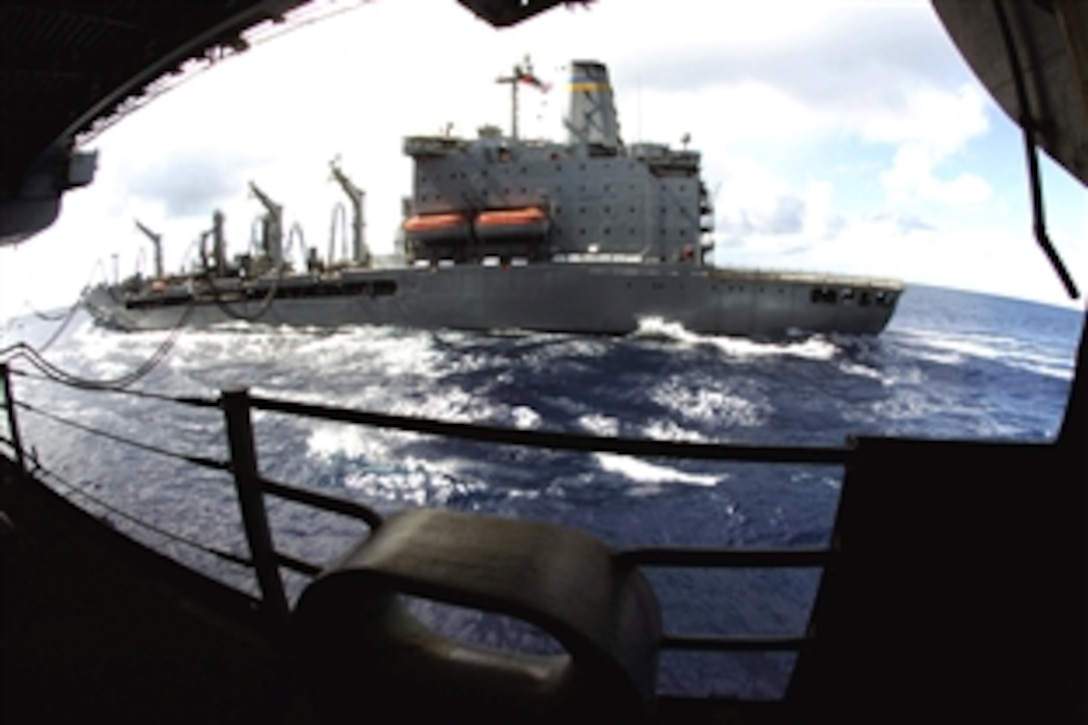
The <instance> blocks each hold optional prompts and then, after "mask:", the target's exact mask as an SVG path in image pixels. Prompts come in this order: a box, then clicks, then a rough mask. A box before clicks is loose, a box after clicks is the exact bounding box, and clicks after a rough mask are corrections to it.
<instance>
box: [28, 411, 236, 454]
mask: <svg viewBox="0 0 1088 725" xmlns="http://www.w3.org/2000/svg"><path fill="white" fill-rule="evenodd" d="M15 405H17V406H18V407H20V408H22V409H23V410H25V411H27V412H30V413H36V414H38V415H40V416H42V417H43V418H48V419H49V420H52V421H53V422H55V423H59V424H60V425H64V426H68V427H69V428H75V429H76V430H81V431H83V432H84V433H88V434H90V435H96V436H99V437H101V438H106V439H108V440H111V441H113V442H114V443H122V444H124V445H127V446H131V447H133V448H139V449H140V450H142V451H147V452H148V453H157V454H158V455H160V456H163V457H165V458H172V459H174V460H178V461H184V462H185V463H192V464H193V465H195V466H202V467H204V468H211V469H213V470H217V471H229V470H230V468H231V465H230V462H229V461H222V460H217V459H215V458H208V457H206V456H193V455H189V454H186V453H177V452H175V451H171V450H168V449H166V448H161V447H159V446H155V445H151V444H150V443H141V442H140V441H136V440H133V439H131V438H126V437H125V436H122V435H118V434H116V433H110V432H108V431H104V430H98V429H97V428H91V427H90V426H88V425H84V424H83V423H77V422H76V421H74V420H69V419H68V418H64V417H62V416H59V415H57V414H56V413H49V412H47V411H45V410H42V409H41V408H37V407H35V406H33V405H31V404H30V403H24V402H22V401H15Z"/></svg>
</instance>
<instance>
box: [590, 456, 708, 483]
mask: <svg viewBox="0 0 1088 725" xmlns="http://www.w3.org/2000/svg"><path fill="white" fill-rule="evenodd" d="M594 457H595V458H596V459H597V462H598V464H600V466H601V468H602V469H604V470H605V471H609V472H610V473H618V474H620V475H622V476H624V477H626V478H628V479H630V480H631V481H633V482H635V483H639V484H654V483H684V484H690V485H693V486H714V485H716V484H717V483H718V482H719V481H721V480H722V479H723V478H724V477H723V476H721V475H711V474H698V473H687V472H685V471H681V470H678V469H676V468H669V467H668V466H659V465H656V464H653V463H647V462H646V461H640V460H639V459H637V458H632V457H630V456H622V455H618V454H615V453H597V454H594Z"/></svg>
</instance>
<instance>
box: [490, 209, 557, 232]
mask: <svg viewBox="0 0 1088 725" xmlns="http://www.w3.org/2000/svg"><path fill="white" fill-rule="evenodd" d="M547 232H548V215H547V214H546V213H544V210H543V209H541V208H539V207H535V206H528V207H524V208H520V209H492V210H490V211H484V212H480V214H479V215H478V216H477V217H476V236H477V237H479V238H480V239H493V238H498V237H522V238H524V237H543V236H544V235H545V234H546V233H547Z"/></svg>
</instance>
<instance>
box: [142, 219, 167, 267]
mask: <svg viewBox="0 0 1088 725" xmlns="http://www.w3.org/2000/svg"><path fill="white" fill-rule="evenodd" d="M136 228H137V229H139V230H140V231H141V232H143V233H144V236H146V237H147V238H148V239H150V240H151V244H152V245H154V247H155V279H162V277H163V268H162V235H161V234H156V233H155V232H153V231H151V230H150V229H148V228H147V227H145V226H144V225H143V224H141V223H140V220H139V219H137V220H136Z"/></svg>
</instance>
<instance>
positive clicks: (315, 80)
mask: <svg viewBox="0 0 1088 725" xmlns="http://www.w3.org/2000/svg"><path fill="white" fill-rule="evenodd" d="M318 5H319V7H324V3H320V2H319V3H318ZM526 54H528V55H530V56H531V59H532V63H533V66H534V68H535V70H536V72H537V75H538V76H540V77H541V78H542V79H543V80H544V81H546V82H550V83H553V84H554V87H553V88H552V89H551V90H550V91H549V92H548V93H539V92H536V91H535V90H533V89H529V88H526V89H524V90H523V91H522V94H521V98H522V109H521V114H520V125H521V131H522V135H525V136H534V137H544V136H547V137H559V135H560V129H561V125H560V123H561V122H560V117H561V114H562V111H563V108H564V102H565V97H564V94H565V87H564V81H565V76H566V70H565V65H566V64H567V63H568V62H569V61H570V60H572V59H594V60H600V61H603V62H605V63H607V64H608V66H609V68H610V71H611V74H612V81H613V86H614V89H615V92H616V94H617V98H616V100H617V107H618V111H619V114H620V125H621V133H622V135H623V137H624V139H625V141H627V142H633V141H638V140H645V141H657V142H667V143H671V144H673V145H678V144H679V143H680V139H681V138H682V137H683V136H684V135H685V134H690V137H691V147H692V148H695V149H698V150H700V151H701V152H702V153H703V176H704V178H705V180H706V183H707V186H708V188H709V189H711V190H712V192H713V194H714V198H715V206H716V226H717V230H716V235H717V248H716V251H715V255H714V259H715V261H716V263H718V264H720V265H737V266H744V267H756V268H764V269H766V268H783V269H791V270H815V271H820V270H823V271H833V272H846V273H860V274H872V275H880V276H894V277H899V278H903V279H905V280H906V281H908V282H921V283H927V284H936V285H943V286H951V287H958V288H966V289H973V290H980V291H987V292H995V293H1000V294H1006V295H1010V296H1016V297H1025V298H1030V299H1037V300H1042V301H1046V302H1053V303H1061V302H1062V300H1063V296H1064V293H1063V292H1062V289H1061V287H1060V285H1059V283H1058V281H1057V278H1056V277H1055V275H1054V274H1053V272H1052V271H1051V270H1050V268H1049V266H1048V264H1047V262H1046V260H1045V259H1044V257H1043V255H1042V254H1041V253H1040V252H1039V251H1038V250H1037V249H1036V247H1035V244H1034V241H1033V240H1032V238H1031V219H1030V213H1029V206H1028V191H1027V186H1026V180H1025V172H1024V169H1023V152H1022V149H1021V147H1020V146H1019V143H1020V136H1019V132H1018V130H1017V129H1016V128H1015V126H1013V124H1011V123H1010V122H1009V121H1008V120H1007V118H1005V116H1004V115H1003V114H1002V113H1001V111H1000V110H999V109H997V107H996V106H995V105H994V104H993V103H992V102H991V101H990V100H989V98H988V96H986V94H985V92H984V91H983V90H982V88H981V87H980V86H979V84H978V83H977V81H976V80H975V79H974V77H973V76H972V74H971V72H970V70H969V69H968V68H967V67H966V65H965V64H964V62H963V61H962V60H961V59H960V57H959V55H958V54H957V52H956V51H955V48H954V47H953V46H952V44H951V43H950V41H949V40H948V39H947V38H946V36H945V35H944V32H943V29H942V28H941V26H940V23H939V21H938V20H937V18H936V16H935V14H934V12H933V11H932V9H931V8H930V6H929V4H928V3H926V2H919V1H909V2H908V1H906V0H902V1H899V2H892V1H891V0H884V1H883V2H880V1H876V0H872V1H869V2H860V1H858V2H807V1H801V0H795V1H794V2H789V1H787V0H780V1H771V2H754V1H753V2H744V1H742V0H733V1H730V0H598V2H596V3H595V4H594V5H593V6H591V7H590V8H588V9H586V8H574V9H566V8H557V9H555V10H552V11H550V12H548V13H545V14H544V15H542V16H539V17H537V18H535V19H533V20H530V21H528V22H526V23H524V24H522V25H520V26H517V27H515V28H511V29H506V30H501V31H498V30H495V29H493V28H491V27H490V26H488V25H486V24H485V23H483V22H482V21H480V20H478V19H477V18H475V16H473V15H472V14H471V13H470V12H468V11H467V10H465V9H464V8H462V7H461V6H460V5H459V4H457V3H456V2H454V0H373V1H372V2H369V3H365V4H362V5H361V6H360V7H359V8H358V9H355V10H351V11H350V12H346V13H342V14H339V15H337V16H335V17H333V18H331V19H327V20H323V21H321V22H317V23H309V24H304V25H302V26H301V27H300V28H298V29H297V30H294V31H292V32H289V33H283V34H280V35H279V36H278V37H276V38H275V39H272V40H268V41H266V42H260V43H255V44H254V46H253V47H252V48H251V49H250V50H249V51H247V52H245V53H243V54H241V55H238V56H236V57H233V58H230V59H228V60H225V61H223V62H220V63H218V64H216V65H215V66H214V67H212V68H210V69H208V70H206V71H204V72H202V73H199V74H197V75H195V76H194V77H192V78H191V79H189V80H188V81H186V82H185V83H184V84H182V85H180V86H179V87H177V88H175V89H173V90H171V91H170V92H169V93H166V94H164V95H162V96H161V97H159V98H158V99H156V100H155V101H154V102H152V103H150V104H149V105H148V106H147V107H146V108H144V109H142V110H140V111H138V112H136V113H134V114H132V115H131V116H129V117H127V118H126V119H124V120H123V121H122V122H121V123H119V124H117V125H115V126H114V127H112V128H111V129H110V130H108V131H106V132H104V133H102V134H101V135H100V136H98V137H97V138H96V139H94V140H93V142H92V143H90V144H89V145H88V148H92V149H98V151H99V153H100V156H99V168H98V175H97V179H96V181H95V182H94V184H93V185H92V186H90V187H88V188H86V189H82V190H79V191H75V192H72V193H70V194H69V195H68V196H67V197H66V198H65V202H64V210H63V212H62V214H61V219H60V220H59V221H58V222H57V223H56V224H55V225H54V226H53V227H52V228H50V229H49V230H48V231H46V232H44V233H42V234H41V235H39V236H38V237H35V238H33V239H32V240H30V241H29V242H27V243H24V244H23V245H21V246H19V247H17V248H14V249H10V248H5V249H2V250H0V317H7V316H9V315H13V314H19V313H20V312H25V310H26V307H27V305H28V304H29V305H31V306H33V307H35V308H38V309H43V308H46V307H55V306H59V305H64V304H67V303H69V302H70V301H72V300H74V299H75V297H76V296H77V295H78V293H79V290H80V289H81V288H82V287H83V286H84V285H85V284H87V283H88V282H91V281H97V280H99V279H101V278H102V276H103V274H112V271H110V270H112V268H113V264H114V263H113V261H112V260H113V255H116V259H117V260H118V261H117V264H118V265H119V268H120V271H121V274H122V275H124V274H128V273H131V272H132V271H134V270H135V269H136V268H137V265H138V264H140V265H142V268H143V269H145V270H147V269H149V268H150V249H149V245H148V244H147V243H146V241H145V239H144V238H143V237H142V236H141V235H140V234H139V232H137V230H136V228H135V225H134V220H135V219H139V220H140V221H142V222H143V223H144V224H146V225H147V226H149V227H151V228H153V229H156V230H158V231H160V232H161V233H162V234H163V235H164V236H165V240H166V253H165V257H166V264H167V266H168V267H171V268H175V269H176V268H179V267H180V266H181V265H182V264H183V263H185V262H186V261H187V260H190V261H191V257H190V256H188V255H190V254H191V249H192V242H193V240H194V239H196V238H197V237H198V236H199V234H200V232H201V231H203V230H204V229H207V228H208V227H209V226H210V223H211V213H212V211H213V210H214V209H217V208H218V209H222V210H223V211H224V212H225V213H226V215H227V237H228V243H229V245H230V251H231V253H236V252H241V251H244V250H245V249H246V248H247V247H248V245H249V240H250V236H251V228H252V224H253V221H254V219H255V218H256V217H257V216H258V215H259V214H260V211H261V209H260V207H259V205H258V203H257V202H256V201H255V200H254V199H252V198H251V197H249V196H248V194H247V188H246V183H247V181H250V180H253V181H255V182H256V183H257V184H258V185H259V186H261V187H262V188H263V189H264V190H265V191H267V192H268V193H269V194H270V195H271V196H272V197H273V198H275V199H276V200H277V201H279V202H280V203H282V204H283V205H284V206H285V211H286V217H287V221H288V223H289V224H291V223H296V222H297V223H298V224H299V225H300V227H301V228H302V230H303V232H304V238H305V241H306V244H307V245H310V246H316V247H318V249H319V250H321V251H322V254H324V252H325V250H326V249H327V248H328V245H329V235H330V226H331V219H332V210H333V207H334V205H335V204H336V203H337V202H338V201H339V200H340V199H341V195H340V192H339V191H338V190H337V187H336V186H335V184H333V183H332V182H330V180H329V172H328V163H329V161H330V160H332V159H333V158H334V157H339V158H340V159H341V163H342V166H343V168H344V169H345V171H346V172H347V173H348V174H349V175H350V176H351V177H352V178H353V179H354V180H355V182H356V183H357V184H358V185H359V186H361V187H362V188H364V189H365V191H366V193H367V197H366V214H367V237H368V241H369V242H370V243H371V245H372V247H374V248H375V250H376V251H378V252H382V251H391V249H392V239H393V234H394V231H395V230H396V228H397V225H398V221H399V213H400V199H401V197H402V196H404V195H405V194H407V193H408V191H409V182H410V174H411V167H410V163H409V161H408V159H407V158H406V157H404V156H403V154H402V152H401V144H402V139H403V137H404V136H405V135H411V134H427V133H438V132H441V131H442V130H444V129H445V128H446V126H447V124H452V131H453V133H454V134H458V135H468V136H472V135H475V131H476V129H477V128H478V127H479V126H481V125H483V124H485V123H496V124H499V125H502V126H503V127H504V128H507V127H508V126H509V118H510V109H509V90H508V88H507V87H505V86H500V85H498V84H496V83H495V82H494V80H495V78H496V77H497V76H499V75H501V74H504V73H506V72H508V71H509V70H510V68H511V66H512V65H513V64H514V63H515V62H517V61H519V60H521V59H522V58H524V57H525V55H526ZM1044 172H1045V177H1044V182H1045V190H1046V199H1047V211H1048V221H1049V224H1050V236H1051V238H1052V240H1053V241H1054V243H1055V245H1056V246H1057V247H1058V249H1059V251H1060V252H1061V254H1062V255H1063V256H1064V258H1065V260H1066V262H1067V264H1068V265H1069V267H1070V268H1071V270H1072V271H1073V274H1074V277H1075V278H1076V279H1077V280H1078V281H1079V282H1080V283H1081V286H1082V287H1088V239H1086V237H1088V234H1086V232H1088V205H1086V203H1085V202H1086V198H1085V192H1084V189H1083V188H1082V187H1080V185H1079V184H1077V183H1075V182H1074V181H1073V180H1072V179H1071V177H1069V176H1068V175H1067V174H1066V173H1065V172H1064V171H1062V170H1060V169H1059V168H1057V167H1056V166H1054V165H1053V164H1051V163H1049V162H1047V163H1045V164H1044ZM100 260H101V264H99V261H100Z"/></svg>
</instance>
